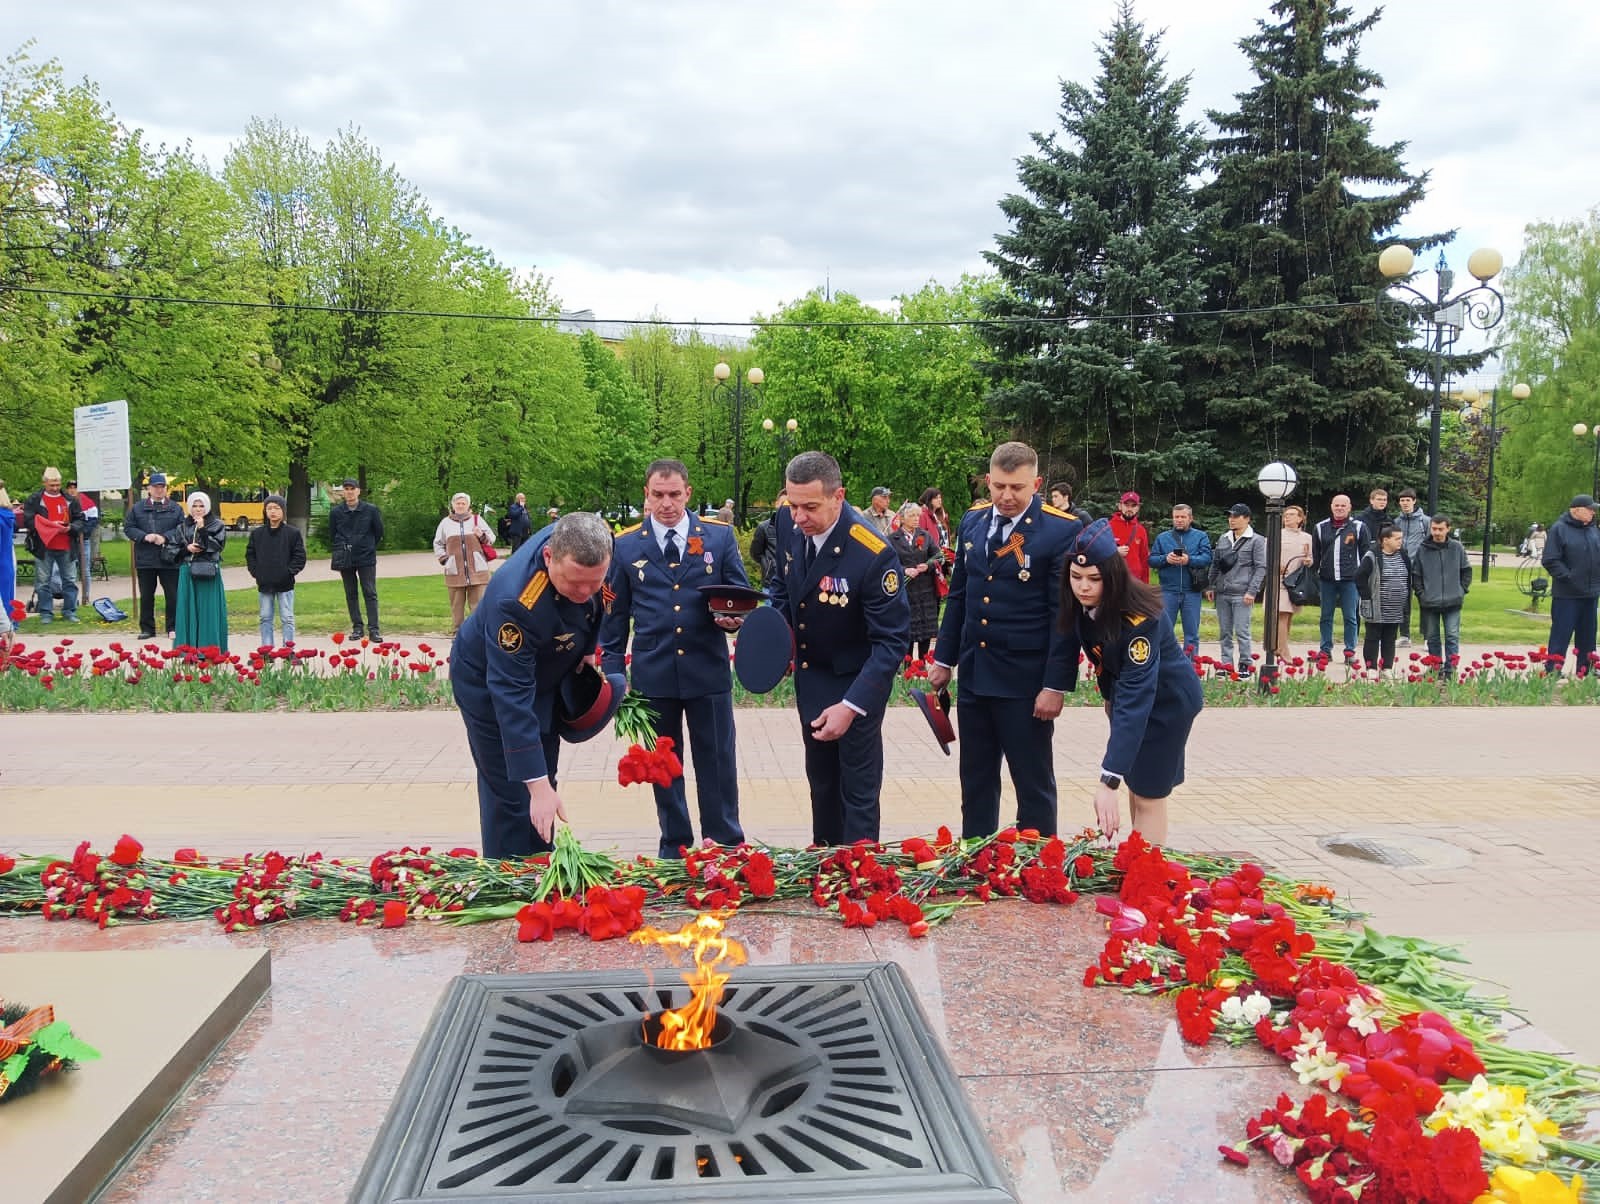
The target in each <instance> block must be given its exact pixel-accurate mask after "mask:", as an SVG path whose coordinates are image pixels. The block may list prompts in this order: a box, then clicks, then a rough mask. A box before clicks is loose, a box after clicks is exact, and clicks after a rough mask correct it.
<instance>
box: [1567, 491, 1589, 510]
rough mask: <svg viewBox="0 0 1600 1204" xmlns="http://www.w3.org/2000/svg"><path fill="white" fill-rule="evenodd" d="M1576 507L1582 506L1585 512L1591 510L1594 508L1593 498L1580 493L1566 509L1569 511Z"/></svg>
mask: <svg viewBox="0 0 1600 1204" xmlns="http://www.w3.org/2000/svg"><path fill="white" fill-rule="evenodd" d="M1577 506H1582V507H1583V508H1584V509H1585V510H1593V509H1594V508H1595V504H1594V498H1592V497H1591V496H1589V495H1588V494H1587V493H1580V494H1579V495H1578V496H1577V497H1575V498H1573V499H1572V502H1571V504H1570V505H1569V506H1568V507H1567V509H1569V510H1571V509H1573V508H1574V507H1577Z"/></svg>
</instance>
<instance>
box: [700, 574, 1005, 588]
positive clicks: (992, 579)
mask: <svg viewBox="0 0 1600 1204" xmlns="http://www.w3.org/2000/svg"><path fill="white" fill-rule="evenodd" d="M990 580H991V581H992V580H993V578H992V577H991V578H990ZM672 588H673V589H677V588H678V586H676V585H674V586H673V587H672Z"/></svg>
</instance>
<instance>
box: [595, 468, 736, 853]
mask: <svg viewBox="0 0 1600 1204" xmlns="http://www.w3.org/2000/svg"><path fill="white" fill-rule="evenodd" d="M693 493H694V489H693V487H692V486H690V484H689V470H688V469H687V468H686V467H685V466H684V464H683V462H682V461H680V460H657V461H655V462H654V463H652V464H651V465H650V467H649V468H648V469H646V470H645V484H644V512H645V518H644V521H643V522H641V523H637V524H635V525H634V526H631V527H629V528H627V529H626V530H624V531H620V532H618V534H617V538H616V550H615V553H614V554H613V556H612V561H611V573H610V576H609V577H608V578H607V580H606V586H605V593H604V607H605V612H606V617H605V619H604V621H603V622H602V624H601V627H600V651H601V653H602V662H601V663H602V665H603V666H604V667H605V668H606V670H607V671H608V672H618V673H620V672H622V671H623V667H624V665H625V664H626V663H627V657H626V654H627V652H628V630H629V627H630V626H631V627H632V629H633V660H632V664H631V666H630V669H631V678H632V683H633V688H634V689H635V690H636V691H638V692H639V693H640V694H642V695H644V697H645V698H646V700H648V702H649V704H650V707H651V709H653V710H654V711H655V712H656V715H657V720H656V733H657V734H658V735H662V736H670V737H671V738H672V741H673V743H674V744H675V745H676V746H677V747H678V748H680V749H681V748H683V747H684V743H683V728H684V722H685V720H687V721H688V726H689V746H688V747H689V751H690V752H691V753H692V754H693V760H694V773H695V790H696V794H697V795H698V799H699V804H700V832H701V835H702V836H704V837H705V838H706V839H708V840H714V841H716V842H717V843H718V844H723V845H735V844H739V843H740V842H741V841H743V840H744V830H743V829H742V828H741V827H740V826H739V781H738V771H737V763H736V760H735V755H734V724H733V680H732V677H731V675H730V673H729V671H728V637H727V635H726V634H724V633H726V632H729V631H737V630H738V629H739V625H740V623H741V621H742V620H740V619H739V618H737V617H735V616H732V615H727V614H723V615H714V613H713V611H712V610H711V609H710V608H709V607H708V606H707V596H706V593H705V592H704V591H705V588H706V587H707V586H735V587H740V588H745V589H747V588H748V587H749V585H750V579H749V577H748V576H746V575H745V570H744V561H743V559H742V558H741V557H740V555H739V541H738V540H737V539H735V538H734V534H733V528H732V527H729V526H727V525H726V524H725V523H722V522H719V521H718V520H716V519H712V518H701V517H697V516H696V515H694V514H692V513H691V512H690V509H689V499H690V498H691V496H692V495H693ZM655 794H656V818H657V819H658V821H659V822H660V825H661V844H660V849H659V854H660V856H662V857H681V856H682V855H683V853H682V851H681V850H682V849H683V848H684V846H691V847H692V846H693V845H694V843H695V840H694V827H693V825H691V823H690V822H689V804H688V799H687V796H686V794H685V790H684V781H683V779H682V778H681V777H680V778H676V779H674V781H673V783H672V785H671V786H668V787H662V786H657V787H655Z"/></svg>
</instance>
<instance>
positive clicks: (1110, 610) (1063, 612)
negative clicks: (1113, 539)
mask: <svg viewBox="0 0 1600 1204" xmlns="http://www.w3.org/2000/svg"><path fill="white" fill-rule="evenodd" d="M1164 613H1165V608H1164V607H1163V606H1162V604H1161V590H1160V588H1159V587H1157V586H1153V585H1146V584H1145V583H1144V582H1143V581H1140V580H1139V579H1138V578H1137V577H1135V576H1134V575H1133V574H1132V573H1130V572H1129V571H1128V562H1127V559H1126V558H1125V557H1122V556H1117V557H1115V558H1114V559H1112V560H1110V561H1108V562H1107V563H1105V564H1102V565H1101V566H1100V605H1099V606H1098V607H1097V608H1096V609H1095V615H1094V619H1093V620H1092V621H1091V624H1090V629H1091V630H1092V631H1093V632H1094V636H1095V639H1097V640H1098V641H1099V642H1100V643H1102V644H1109V643H1110V642H1111V641H1112V640H1114V639H1116V637H1117V634H1118V633H1119V632H1120V631H1121V630H1122V617H1123V616H1124V615H1130V614H1131V615H1143V616H1144V617H1145V618H1147V619H1154V618H1156V617H1157V616H1158V615H1161V614H1164ZM1081 614H1083V606H1082V605H1081V604H1080V603H1079V602H1078V596H1077V595H1076V594H1074V593H1073V592H1072V559H1071V557H1068V559H1067V563H1066V564H1064V565H1062V566H1061V606H1060V611H1059V618H1058V619H1057V624H1058V625H1059V626H1060V628H1061V630H1062V631H1072V630H1074V629H1075V628H1076V627H1077V625H1078V616H1080V615H1081Z"/></svg>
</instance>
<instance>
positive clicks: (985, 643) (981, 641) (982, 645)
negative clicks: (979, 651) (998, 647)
mask: <svg viewBox="0 0 1600 1204" xmlns="http://www.w3.org/2000/svg"><path fill="white" fill-rule="evenodd" d="M988 646H989V645H988V643H987V642H986V641H984V640H979V641H978V647H980V648H987V647H988Z"/></svg>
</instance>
